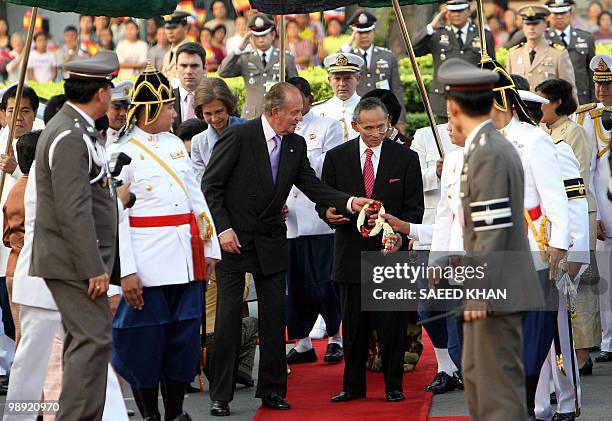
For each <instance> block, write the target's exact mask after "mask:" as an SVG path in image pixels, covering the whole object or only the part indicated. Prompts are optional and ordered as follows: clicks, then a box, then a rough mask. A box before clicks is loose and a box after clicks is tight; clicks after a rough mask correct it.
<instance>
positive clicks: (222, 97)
mask: <svg viewBox="0 0 612 421" xmlns="http://www.w3.org/2000/svg"><path fill="white" fill-rule="evenodd" d="M193 108H194V110H195V114H196V116H197V117H198V118H199V119H201V120H204V121H206V123H207V124H208V129H206V130H204V131H203V132H202V133H200V134H198V135H196V136H194V137H193V139H191V160H192V161H193V168H194V170H195V172H196V176H197V180H198V182H200V181H202V176H203V175H204V171H205V170H206V166H207V165H208V161H209V160H210V156H211V154H212V151H213V147H214V146H215V143H216V142H217V139H218V138H219V135H221V133H222V132H223V130H225V129H226V128H227V127H229V126H233V125H234V124H240V123H244V121H245V120H243V119H241V118H240V117H236V115H237V114H238V98H236V96H235V95H234V94H233V93H232V91H231V90H230V88H229V87H228V86H227V84H226V83H225V81H224V80H223V79H220V78H217V77H214V78H207V79H204V80H203V81H202V84H201V85H200V86H199V87H198V89H197V90H196V93H195V98H194V100H193Z"/></svg>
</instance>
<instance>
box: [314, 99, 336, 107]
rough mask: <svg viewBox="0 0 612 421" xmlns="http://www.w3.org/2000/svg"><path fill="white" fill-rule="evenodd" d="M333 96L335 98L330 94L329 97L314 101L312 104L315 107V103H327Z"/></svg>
mask: <svg viewBox="0 0 612 421" xmlns="http://www.w3.org/2000/svg"><path fill="white" fill-rule="evenodd" d="M332 98H333V97H331V96H330V97H329V98H326V99H322V100H321V101H317V102H313V103H312V106H313V107H314V106H315V105H321V104H323V103H325V102H327V101H329V100H330V99H332Z"/></svg>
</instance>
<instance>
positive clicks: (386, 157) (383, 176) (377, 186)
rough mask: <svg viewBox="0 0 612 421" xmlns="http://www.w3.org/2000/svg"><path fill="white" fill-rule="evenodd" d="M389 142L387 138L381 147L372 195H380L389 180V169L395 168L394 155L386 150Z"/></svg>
mask: <svg viewBox="0 0 612 421" xmlns="http://www.w3.org/2000/svg"><path fill="white" fill-rule="evenodd" d="M388 142H390V141H389V140H388V139H386V138H385V139H384V140H383V143H382V147H381V148H380V158H379V159H378V168H377V170H376V179H375V180H374V189H373V190H372V197H380V192H381V191H382V190H383V188H384V187H385V183H386V182H387V181H388V180H389V177H388V171H389V170H390V169H391V168H393V162H392V161H393V157H392V156H391V154H388V153H386V152H385V151H386V150H387V147H388V146H389V145H388Z"/></svg>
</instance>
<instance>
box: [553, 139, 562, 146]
mask: <svg viewBox="0 0 612 421" xmlns="http://www.w3.org/2000/svg"><path fill="white" fill-rule="evenodd" d="M561 142H563V139H559V140H557V141H556V142H554V143H555V145H558V144H559V143H561Z"/></svg>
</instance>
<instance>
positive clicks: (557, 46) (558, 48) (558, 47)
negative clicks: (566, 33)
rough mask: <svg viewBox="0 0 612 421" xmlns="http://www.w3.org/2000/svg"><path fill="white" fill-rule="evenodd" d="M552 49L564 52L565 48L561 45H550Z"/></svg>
mask: <svg viewBox="0 0 612 421" xmlns="http://www.w3.org/2000/svg"><path fill="white" fill-rule="evenodd" d="M550 45H551V46H552V47H553V48H556V49H557V50H565V46H564V45H561V44H556V43H551V44H550Z"/></svg>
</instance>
